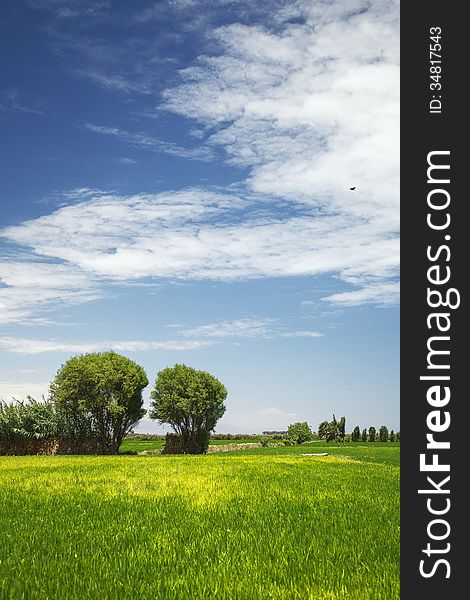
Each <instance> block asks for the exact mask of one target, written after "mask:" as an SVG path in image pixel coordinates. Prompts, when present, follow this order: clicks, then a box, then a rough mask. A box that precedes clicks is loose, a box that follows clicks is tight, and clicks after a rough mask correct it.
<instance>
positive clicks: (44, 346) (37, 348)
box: [0, 337, 212, 354]
mask: <svg viewBox="0 0 470 600" xmlns="http://www.w3.org/2000/svg"><path fill="white" fill-rule="evenodd" d="M211 345H212V342H211V341H209V340H202V341H199V340H162V341H150V342H146V341H140V340H108V341H96V342H91V341H89V342H67V341H64V340H37V339H26V338H16V337H2V338H0V348H1V349H3V350H6V351H8V352H15V353H17V354H42V353H45V352H66V353H75V354H81V353H86V352H105V351H108V350H112V351H114V352H146V351H150V350H194V349H197V348H204V347H207V346H211Z"/></svg>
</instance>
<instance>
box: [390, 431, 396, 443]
mask: <svg viewBox="0 0 470 600" xmlns="http://www.w3.org/2000/svg"><path fill="white" fill-rule="evenodd" d="M390 441H391V442H394V441H395V433H394V431H393V429H392V430H391V431H390Z"/></svg>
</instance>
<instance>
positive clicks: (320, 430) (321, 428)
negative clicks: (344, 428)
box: [318, 421, 330, 439]
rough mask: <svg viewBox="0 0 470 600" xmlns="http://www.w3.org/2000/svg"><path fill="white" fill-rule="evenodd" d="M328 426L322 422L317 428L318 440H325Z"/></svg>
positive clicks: (325, 422) (326, 422)
mask: <svg viewBox="0 0 470 600" xmlns="http://www.w3.org/2000/svg"><path fill="white" fill-rule="evenodd" d="M329 426H330V424H329V423H328V421H322V422H321V423H320V425H319V426H318V437H319V438H320V439H323V438H324V439H326V437H327V435H328V429H329Z"/></svg>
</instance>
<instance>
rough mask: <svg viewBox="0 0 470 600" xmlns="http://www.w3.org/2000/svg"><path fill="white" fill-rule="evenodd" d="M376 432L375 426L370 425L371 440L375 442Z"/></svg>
mask: <svg viewBox="0 0 470 600" xmlns="http://www.w3.org/2000/svg"><path fill="white" fill-rule="evenodd" d="M376 434H377V432H376V429H375V427H369V442H375V437H376Z"/></svg>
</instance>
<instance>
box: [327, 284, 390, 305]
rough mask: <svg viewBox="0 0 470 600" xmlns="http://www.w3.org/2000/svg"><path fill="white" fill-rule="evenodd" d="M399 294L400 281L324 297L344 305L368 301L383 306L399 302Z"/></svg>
mask: <svg viewBox="0 0 470 600" xmlns="http://www.w3.org/2000/svg"><path fill="white" fill-rule="evenodd" d="M399 294H400V284H399V283H395V282H391V283H384V282H381V283H378V284H375V285H367V286H365V287H363V288H361V289H359V290H351V291H348V292H339V293H337V294H332V295H331V296H326V297H325V298H323V299H324V300H328V301H330V302H334V303H335V304H341V305H343V306H358V305H360V304H365V303H366V302H373V303H374V304H378V305H382V306H392V305H394V304H397V303H398V299H399Z"/></svg>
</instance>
